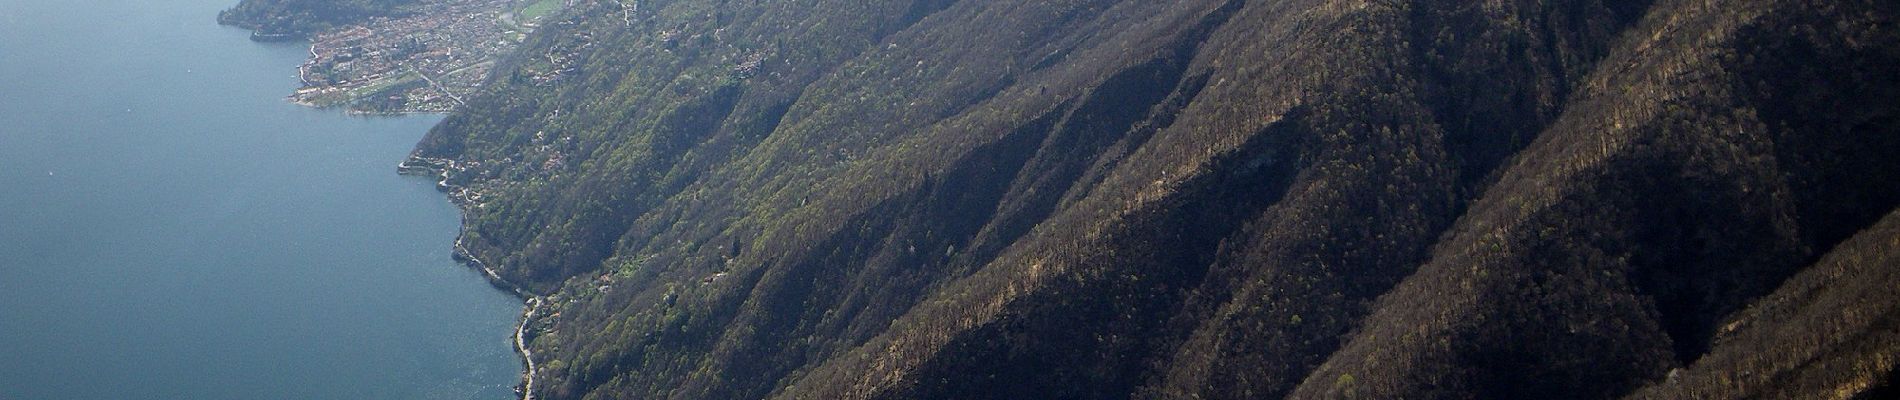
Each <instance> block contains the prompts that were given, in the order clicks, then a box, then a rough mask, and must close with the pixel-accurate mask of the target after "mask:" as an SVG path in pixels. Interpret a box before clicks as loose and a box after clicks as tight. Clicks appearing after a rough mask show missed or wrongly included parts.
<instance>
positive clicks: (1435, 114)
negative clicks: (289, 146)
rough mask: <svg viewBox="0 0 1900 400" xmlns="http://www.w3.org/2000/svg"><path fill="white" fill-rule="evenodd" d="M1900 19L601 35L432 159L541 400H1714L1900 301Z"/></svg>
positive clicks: (635, 13) (722, 27)
mask: <svg viewBox="0 0 1900 400" xmlns="http://www.w3.org/2000/svg"><path fill="white" fill-rule="evenodd" d="M1897 13H1900V12H1897V11H1896V10H1895V7H1894V6H1892V5H1888V4H1884V3H1880V2H1876V1H1849V2H1813V1H1794V0H1764V1H1738V2H1729V3H1724V4H1719V5H1718V4H1711V3H1704V2H1692V1H1669V0H1658V1H1655V2H1645V1H1638V2H1627V1H1587V0H1569V1H1499V2H1486V3H1468V4H1467V3H1455V4H1443V3H1409V2H1353V1H1243V0H1229V1H1181V2H1172V3H1165V4H1156V3H1147V2H1132V1H1114V0H1091V1H1081V0H1077V1H1057V2H955V1H875V2H841V1H818V2H812V4H804V3H797V4H795V3H788V2H772V3H763V2H758V3H748V2H699V1H683V0H682V1H640V2H631V3H628V2H619V1H597V2H591V3H586V4H578V5H576V6H574V7H573V8H570V9H569V10H568V11H566V12H565V13H564V14H560V15H558V16H557V17H556V18H557V20H558V22H554V23H551V24H548V25H547V26H544V27H543V28H541V29H540V30H537V32H536V33H535V34H533V35H532V36H531V37H530V38H529V40H528V42H527V43H526V44H524V46H523V50H521V52H519V53H517V54H516V55H515V56H514V58H513V59H511V60H509V61H507V62H505V63H504V65H503V66H499V67H497V69H496V71H497V75H496V76H495V77H494V78H493V80H494V82H495V83H496V84H494V85H490V86H488V87H486V88H484V91H483V93H481V94H480V95H478V96H477V97H475V98H474V99H471V100H470V102H469V105H468V106H467V107H465V108H463V109H461V110H460V111H458V112H457V113H455V114H453V115H451V116H449V117H448V118H447V119H446V120H445V121H444V122H443V123H442V125H440V126H438V127H437V128H436V129H435V130H433V131H431V133H430V134H429V136H428V137H427V138H425V139H424V140H423V142H422V143H421V144H420V145H419V146H418V150H417V152H416V155H415V157H416V158H417V159H418V160H441V161H434V163H435V164H438V165H442V166H444V167H445V168H447V169H448V170H449V171H448V174H447V176H448V178H447V179H446V180H445V182H450V183H452V184H453V186H452V187H456V188H461V189H458V191H457V192H456V193H455V195H456V196H457V198H458V199H460V200H459V201H460V202H461V203H462V204H463V205H464V206H465V209H466V210H468V215H469V218H468V220H467V226H466V227H465V232H464V238H465V239H466V242H467V243H469V244H470V245H469V251H470V252H471V253H473V254H474V255H476V256H478V257H480V258H481V259H483V260H492V261H493V264H494V266H495V267H496V270H497V272H498V273H499V274H500V275H501V276H502V277H503V278H504V279H507V280H509V281H512V282H518V283H521V285H522V287H525V288H527V289H529V290H531V291H532V292H534V293H538V294H541V295H545V296H546V298H547V299H548V301H547V304H549V307H550V308H551V311H552V313H551V314H549V317H547V318H545V319H541V320H538V321H535V324H534V329H532V331H534V336H533V337H532V338H531V340H530V346H533V347H534V348H535V351H534V354H536V355H537V356H540V357H545V358H544V359H541V360H537V361H538V364H539V365H541V366H542V367H541V368H539V370H538V371H531V372H530V373H533V374H535V376H536V377H537V378H538V379H537V380H538V387H536V388H533V390H535V392H536V397H540V398H625V397H633V398H733V397H750V398H757V397H774V398H973V397H974V398H993V397H1010V398H1014V397H1060V398H1126V397H1142V398H1187V397H1215V398H1254V397H1301V398H1308V397H1514V396H1538V397H1550V396H1558V395H1562V396H1568V397H1576V398H1603V397H1621V396H1623V395H1626V394H1631V393H1638V394H1648V393H1659V392H1664V391H1670V390H1692V392H1691V393H1708V394H1710V395H1716V394H1717V393H1718V391H1716V390H1717V389H1719V388H1721V387H1722V384H1721V383H1719V382H1718V383H1708V382H1709V381H1708V380H1706V379H1705V378H1704V377H1708V376H1714V375H1710V374H1715V373H1719V372H1720V371H1716V372H1705V371H1706V370H1707V369H1708V368H1721V367H1708V366H1705V365H1704V364H1706V363H1699V362H1701V361H1703V360H1704V359H1705V358H1706V357H1708V356H1705V354H1718V355H1723V356H1722V357H1728V358H1723V359H1724V360H1731V359H1734V358H1733V357H1742V358H1743V359H1746V356H1739V355H1731V354H1734V352H1735V351H1736V350H1735V349H1738V348H1743V346H1747V345H1749V343H1752V342H1753V341H1756V340H1760V341H1773V340H1781V339H1778V337H1779V336H1775V335H1773V334H1756V335H1757V336H1748V337H1752V338H1755V339H1723V338H1731V337H1736V336H1725V335H1728V334H1725V333H1722V332H1725V331H1723V330H1722V329H1719V328H1721V327H1722V326H1727V325H1728V324H1729V322H1725V321H1727V320H1728V319H1730V318H1731V315H1757V314H1748V313H1751V312H1752V313H1760V312H1768V311H1744V310H1750V309H1751V308H1750V306H1751V305H1755V304H1776V303H1775V302H1779V301H1783V300H1780V299H1784V298H1786V297H1787V296H1784V293H1778V291H1777V287H1782V286H1786V285H1787V283H1785V282H1795V281H1790V279H1804V280H1803V281H1806V280H1809V279H1815V278H1790V277H1802V276H1804V275H1802V273H1803V271H1817V269H1816V268H1832V269H1840V268H1843V267H1841V266H1840V265H1841V264H1839V263H1838V262H1836V263H1831V264H1815V263H1816V262H1817V261H1819V260H1833V259H1840V258H1843V257H1850V258H1851V257H1858V258H1857V259H1869V260H1872V261H1868V262H1875V263H1881V265H1879V266H1874V267H1867V266H1862V267H1861V269H1851V268H1850V270H1855V271H1866V270H1867V268H1874V269H1873V270H1874V271H1882V272H1884V271H1890V270H1892V268H1893V265H1892V264H1891V263H1890V262H1887V261H1890V260H1888V259H1887V258H1882V257H1880V256H1864V255H1863V256H1827V255H1825V254H1828V252H1827V251H1825V250H1824V249H1827V248H1831V247H1835V246H1834V244H1836V243H1843V241H1848V240H1850V239H1849V238H1850V237H1854V236H1855V235H1856V232H1861V231H1862V230H1863V228H1867V227H1870V226H1874V227H1876V229H1874V230H1870V231H1866V232H1862V233H1860V235H1874V236H1872V237H1879V236H1878V235H1882V234H1883V233H1880V232H1884V231H1883V230H1880V229H1882V228H1879V226H1884V225H1875V221H1877V220H1880V218H1881V216H1882V215H1885V214H1887V213H1889V212H1891V211H1893V210H1894V209H1895V206H1896V205H1900V193H1897V192H1896V191H1895V190H1894V189H1888V188H1885V187H1882V186H1885V185H1881V184H1880V182H1883V179H1882V178H1886V177H1892V176H1893V175H1894V174H1895V173H1896V172H1900V165H1894V164H1893V162H1892V161H1887V160H1884V159H1883V158H1884V157H1881V156H1880V154H1891V151H1893V150H1900V143H1896V141H1895V139H1893V138H1895V137H1896V136H1895V135H1894V134H1895V133H1896V132H1893V129H1894V128H1893V126H1894V125H1893V124H1892V122H1893V121H1894V120H1893V118H1894V115H1895V111H1896V110H1894V107H1893V106H1892V105H1890V104H1891V103H1892V102H1891V100H1892V99H1893V98H1894V97H1895V95H1896V93H1895V90H1900V84H1896V83H1895V82H1894V81H1893V78H1891V77H1892V76H1900V74H1893V72H1900V71H1896V69H1900V67H1897V66H1900V60H1896V59H1895V54H1896V46H1895V45H1894V43H1900V41H1895V40H1891V39H1894V35H1895V32H1894V29H1893V25H1892V23H1893V18H1894V16H1895V15H1896V14H1897ZM1868 240H1877V239H1863V240H1860V241H1855V242H1853V243H1861V244H1860V245H1858V246H1855V247H1854V248H1857V249H1860V250H1856V251H1859V252H1861V253H1856V254H1865V253H1866V252H1873V253H1875V254H1884V253H1885V252H1889V251H1892V250H1893V247H1892V246H1884V247H1883V246H1879V245H1868V244H1865V243H1868V242H1867V241H1868ZM1883 260H1886V261H1883ZM1823 262H1824V261H1823ZM1810 265H1815V266H1810ZM1862 273H1863V274H1869V276H1881V277H1885V276H1887V275H1883V274H1880V273H1874V272H1862ZM1808 275H1813V274H1808ZM1812 290H1819V291H1822V292H1827V293H1832V292H1829V290H1828V289H1826V288H1822V289H1812ZM1839 290H1850V289H1839ZM1851 290H1863V291H1864V290H1872V289H1865V288H1862V289H1851ZM1822 296H1823V297H1828V298H1833V297H1829V296H1835V295H1833V294H1824V295H1822ZM1893 300H1894V299H1893V298H1892V296H1884V297H1879V296H1877V297H1871V298H1867V299H1865V300H1864V301H1863V303H1864V304H1865V305H1866V306H1867V307H1873V308H1869V309H1870V310H1877V311H1870V312H1878V313H1881V314H1879V315H1882V316H1881V317H1879V318H1891V317H1890V316H1891V315H1893V314H1892V313H1893V311H1894V309H1893V308H1891V307H1886V308H1881V307H1884V306H1879V307H1877V306H1876V305H1882V304H1888V303H1891V302H1892V301H1893ZM1762 307H1770V308H1772V309H1781V308H1773V307H1771V306H1762ZM1804 312H1807V313H1809V314H1807V315H1813V314H1815V313H1820V312H1819V311H1804ZM1737 313H1743V314H1737ZM1750 318H1754V319H1755V320H1764V319H1763V318H1767V319H1765V320H1777V321H1779V319H1775V318H1779V317H1763V316H1754V317H1750ZM1884 320H1885V319H1880V321H1884ZM1771 325H1772V323H1771ZM1857 326H1860V328H1857V329H1860V331H1855V332H1865V334H1866V335H1874V336H1869V337H1887V336H1890V335H1888V333H1890V330H1889V329H1888V328H1891V326H1889V325H1880V324H1872V325H1866V324H1863V325H1857ZM1769 329H1774V328H1769ZM1751 332H1755V331H1751ZM1855 332H1836V333H1837V334H1841V335H1850V334H1855ZM1883 340H1884V339H1883ZM1839 343H1859V342H1853V341H1845V342H1839ZM1860 348H1861V349H1863V350H1861V351H1860V352H1858V353H1856V352H1848V353H1841V354H1836V355H1834V356H1832V357H1836V358H1827V359H1829V360H1832V359H1841V360H1850V359H1855V358H1854V357H1861V355H1862V354H1866V352H1867V351H1874V350H1866V349H1877V348H1878V347H1877V346H1874V347H1866V346H1863V347H1860ZM1830 354H1831V353H1830ZM1861 360H1863V361H1856V362H1858V363H1860V364H1857V365H1861V366H1860V367H1857V368H1860V369H1858V370H1856V371H1861V372H1857V373H1856V374H1858V375H1852V376H1847V377H1846V378H1850V379H1849V380H1850V381H1853V382H1852V384H1851V385H1849V386H1848V387H1858V388H1860V389H1858V390H1859V391H1866V390H1875V389H1874V388H1877V387H1881V385H1883V384H1882V383H1879V382H1876V381H1877V380H1880V379H1884V378H1881V377H1884V376H1890V374H1891V371H1892V370H1893V365H1892V363H1891V358H1886V359H1885V360H1886V361H1880V360H1882V359H1881V358H1879V357H1873V358H1871V359H1868V358H1862V359H1861ZM1865 360H1873V361H1865ZM1769 364H1772V363H1769ZM1769 364H1746V363H1742V364H1723V367H1727V366H1730V365H1733V366H1734V367H1733V368H1734V369H1730V370H1727V371H1728V372H1730V373H1740V372H1744V371H1754V370H1757V369H1762V371H1763V372H1764V373H1767V372H1768V370H1766V369H1764V368H1786V367H1783V366H1779V365H1769ZM1830 365H1832V364H1830ZM1685 367H1686V368H1690V369H1689V371H1690V372H1688V375H1687V376H1689V377H1691V380H1690V381H1686V383H1685V381H1680V380H1676V379H1672V378H1670V376H1673V373H1672V372H1671V371H1672V370H1675V369H1678V368H1685ZM1783 370H1784V371H1798V368H1797V369H1783ZM1833 378H1841V376H1840V374H1835V375H1833ZM1833 378H1830V379H1833ZM1692 384H1699V385H1706V386H1704V389H1692V386H1688V385H1692ZM1672 385H1673V386H1672ZM1751 385H1762V384H1760V383H1754V384H1751ZM1767 385H1770V386H1768V387H1769V388H1770V389H1769V390H1793V392H1787V393H1796V394H1798V393H1808V394H1811V395H1819V392H1812V391H1810V392H1802V391H1799V390H1811V389H1801V388H1803V387H1804V386H1786V387H1775V386H1772V384H1767ZM1886 385H1890V383H1886ZM1837 386H1838V385H1837ZM1710 388H1715V389H1710ZM1830 389H1832V388H1830ZM1696 390H1700V391H1696ZM1850 392H1851V391H1850ZM1678 393H1680V392H1678ZM1849 394H1852V393H1849Z"/></svg>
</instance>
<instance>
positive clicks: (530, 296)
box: [396, 156, 542, 400]
mask: <svg viewBox="0 0 1900 400" xmlns="http://www.w3.org/2000/svg"><path fill="white" fill-rule="evenodd" d="M453 163H454V161H452V160H429V159H422V158H418V157H415V156H410V157H409V158H406V159H404V160H403V161H402V162H401V163H399V164H396V173H397V174H401V175H425V176H426V175H436V176H437V180H436V183H435V188H436V190H438V191H441V192H443V193H444V194H446V195H447V197H448V200H449V202H450V203H453V204H455V207H456V209H457V210H458V212H459V214H460V216H459V218H461V220H462V222H463V224H462V225H463V226H464V227H466V223H467V221H468V208H467V207H466V201H465V199H462V198H460V197H459V196H457V195H456V194H455V193H454V190H455V189H459V188H461V187H460V186H457V185H453V184H450V183H449V174H450V170H451V168H450V164H453ZM465 237H467V233H466V232H458V233H456V235H455V245H454V248H453V250H451V251H450V252H449V258H452V259H455V260H456V261H459V262H461V263H462V265H464V266H467V267H473V268H474V269H475V270H477V271H481V272H482V276H483V277H486V278H487V279H488V284H489V285H490V286H493V287H495V288H496V289H500V290H501V291H503V292H508V293H511V294H514V295H515V297H516V298H519V299H522V300H523V302H524V303H525V304H524V305H523V306H522V310H521V320H520V322H516V323H515V331H514V334H513V335H512V336H514V338H513V339H514V340H513V341H512V342H513V344H514V350H515V355H516V356H519V357H520V358H521V364H522V367H523V369H522V373H521V375H522V378H521V382H519V383H516V385H515V394H516V396H517V398H519V399H521V400H534V375H535V371H536V370H535V363H534V350H532V349H530V348H528V326H529V325H531V324H534V323H535V322H536V319H535V318H536V317H537V315H536V314H539V313H540V311H541V305H542V297H541V296H536V295H534V293H533V292H529V291H528V290H527V289H525V288H522V287H521V285H519V284H516V283H514V282H512V281H509V280H507V279H506V278H502V277H501V274H499V273H496V272H495V270H494V268H491V267H489V266H488V264H487V263H485V262H482V260H481V259H479V258H476V257H475V255H474V254H471V253H469V251H468V248H467V247H466V246H463V244H462V239H463V238H465Z"/></svg>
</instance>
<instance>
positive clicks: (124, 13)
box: [0, 0, 521, 400]
mask: <svg viewBox="0 0 1900 400" xmlns="http://www.w3.org/2000/svg"><path fill="white" fill-rule="evenodd" d="M236 1H237V0H169V1H160V0H61V1H49V0H0V400H39V399H507V398H511V397H512V392H511V391H510V389H509V387H510V386H511V385H513V384H514V383H515V381H516V379H517V377H518V374H519V373H520V370H521V367H520V364H519V362H518V361H517V360H516V359H515V358H514V356H513V354H512V353H511V352H510V346H509V341H508V334H509V333H510V332H511V326H512V324H513V323H514V320H515V317H516V316H517V313H518V312H519V311H520V303H518V302H516V301H515V300H514V299H513V298H511V297H509V296H507V295H505V294H503V293H501V292H500V291H497V290H494V289H492V288H490V287H489V286H488V285H487V284H485V283H484V282H482V280H481V278H480V277H479V276H478V275H477V274H476V273H474V272H473V271H470V270H468V269H466V268H463V267H462V266H460V265H457V264H456V263H454V262H453V261H450V259H449V255H448V249H449V244H450V243H451V241H452V239H453V236H454V234H455V231H456V226H457V221H456V212H455V210H454V209H453V208H452V207H451V206H450V205H449V204H448V203H447V201H446V200H444V199H443V197H442V196H441V195H440V194H438V193H436V192H435V191H434V190H432V188H431V187H430V183H429V182H427V181H426V180H422V179H414V178H404V177H399V176H397V175H395V173H394V168H395V165H396V163H397V162H398V161H400V160H401V159H402V157H403V155H404V154H405V153H406V152H407V151H408V150H409V148H410V146H411V145H412V144H413V143H414V142H415V141H416V140H417V139H418V138H419V137H421V135H422V134H423V132H424V131H426V130H427V129H428V128H429V126H430V125H431V124H433V123H435V122H436V121H437V120H438V118H436V117H403V118H359V117H348V116H344V115H341V114H340V113H338V112H334V111H323V110H311V109H305V108H300V107H298V106H295V105H292V104H289V103H286V102H284V101H283V100H282V97H283V95H285V94H287V93H289V91H290V90H291V89H292V88H293V87H294V86H295V84H296V76H295V74H296V70H295V68H294V67H295V65H296V64H297V63H298V62H300V61H301V59H302V58H303V56H304V54H305V53H304V52H305V50H304V48H303V47H301V46H300V45H268V44H257V43H252V42H250V41H248V40H246V37H245V35H246V33H245V32H243V31H240V30H236V29H231V28H224V27H219V26H217V25H216V24H215V23H214V21H213V20H214V17H215V16H216V14H217V11H218V10H219V9H220V8H224V7H227V6H230V5H232V4H235V3H236Z"/></svg>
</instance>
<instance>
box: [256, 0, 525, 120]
mask: <svg viewBox="0 0 1900 400" xmlns="http://www.w3.org/2000/svg"><path fill="white" fill-rule="evenodd" d="M522 1H523V0H425V1H421V2H419V3H418V4H417V6H416V9H415V10H413V11H411V12H405V13H403V14H402V15H400V16H396V17H379V18H376V19H373V20H370V21H367V22H366V23H363V24H360V25H356V26H352V27H348V28H344V29H339V30H335V31H331V32H324V33H321V34H318V35H316V36H315V37H314V38H313V39H312V40H311V46H310V59H309V60H307V61H305V62H304V64H303V65H302V66H300V67H299V68H298V69H299V72H300V75H301V76H302V78H303V85H304V87H303V88H301V89H298V90H297V92H296V93H294V94H292V95H291V99H292V100H294V101H296V102H298V103H302V104H308V105H312V106H320V107H347V108H348V109H349V110H350V111H352V112H362V113H406V112H441V111H447V110H450V109H452V108H454V107H456V106H458V105H460V104H461V103H462V101H463V99H465V98H467V97H468V96H469V95H470V94H472V93H473V92H474V91H475V90H476V89H478V88H479V87H480V85H481V84H482V82H483V80H484V79H485V78H486V77H487V75H488V71H489V69H490V68H492V67H493V66H494V63H495V59H496V58H497V57H499V56H501V55H503V54H506V53H507V52H508V51H511V50H513V49H514V47H515V46H516V45H518V44H519V43H520V42H521V40H522V39H523V38H524V37H525V35H526V33H527V32H526V31H527V30H528V29H532V27H533V26H535V23H536V22H537V21H519V20H518V19H519V18H518V17H517V16H516V15H514V13H515V10H517V9H518V7H519V6H520V5H521V4H520V3H521V2H522ZM526 1H533V0H526Z"/></svg>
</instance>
